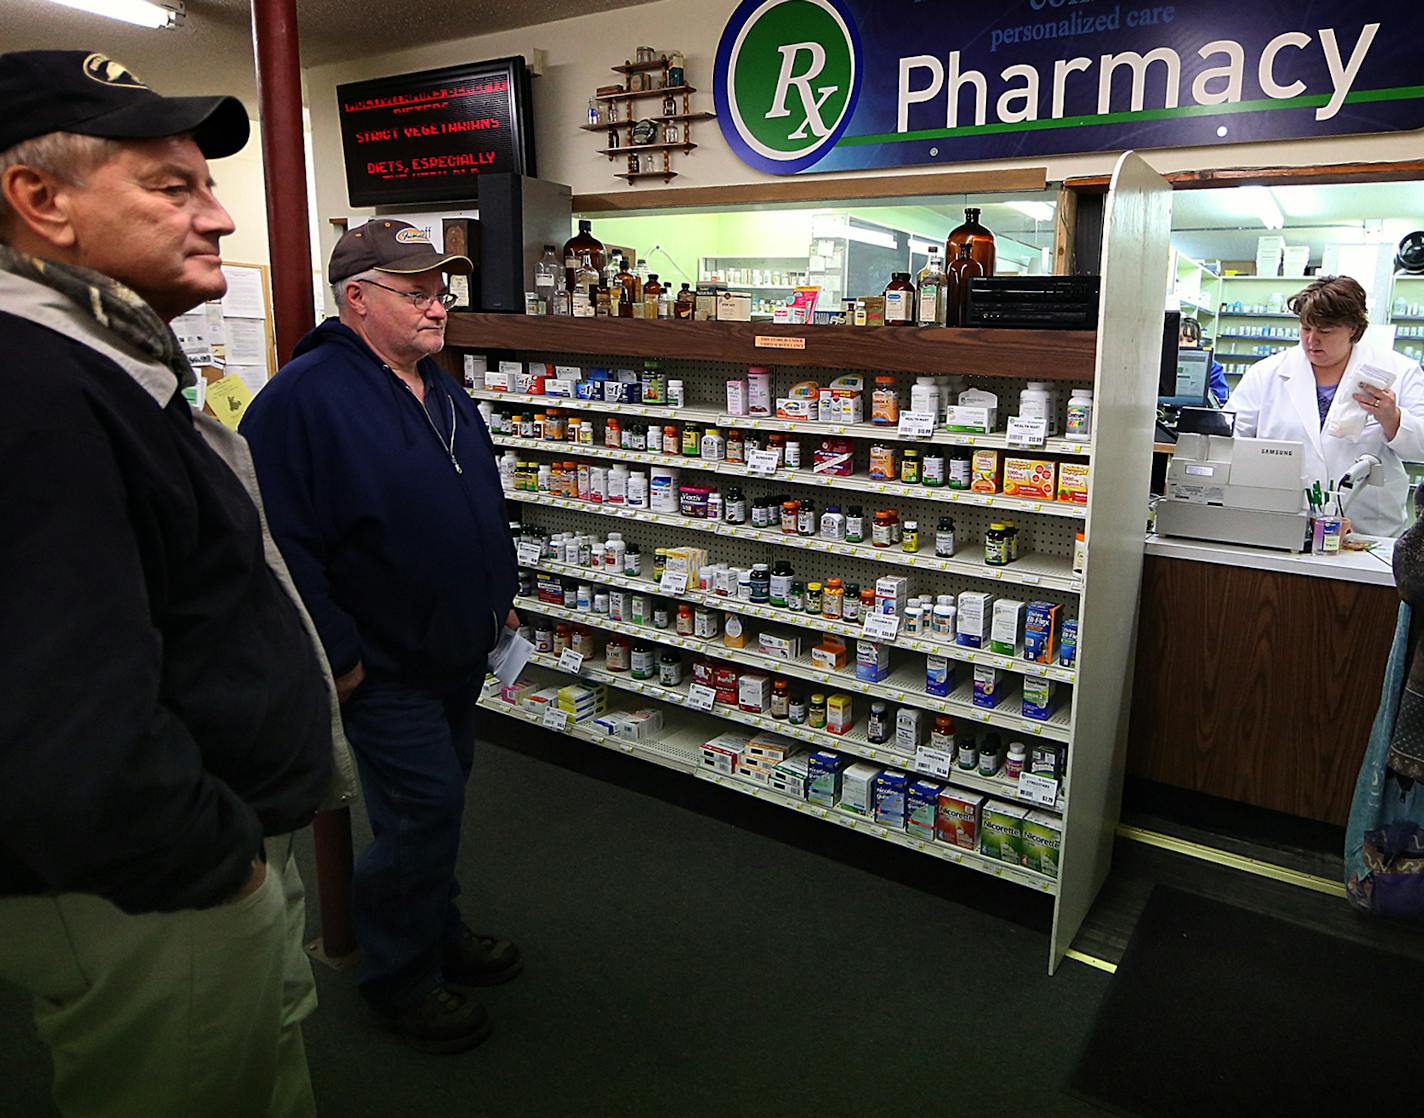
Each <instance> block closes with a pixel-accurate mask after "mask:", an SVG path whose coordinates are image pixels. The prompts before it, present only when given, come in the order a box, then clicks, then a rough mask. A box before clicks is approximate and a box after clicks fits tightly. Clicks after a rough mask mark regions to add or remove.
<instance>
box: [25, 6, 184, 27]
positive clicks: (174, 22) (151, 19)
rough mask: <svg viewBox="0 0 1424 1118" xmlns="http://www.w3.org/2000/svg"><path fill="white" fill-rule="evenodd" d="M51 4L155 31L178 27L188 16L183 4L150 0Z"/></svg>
mask: <svg viewBox="0 0 1424 1118" xmlns="http://www.w3.org/2000/svg"><path fill="white" fill-rule="evenodd" d="M50 3H52V4H59V5H61V6H63V7H66V8H74V9H75V10H76V11H81V12H88V13H89V14H90V15H96V16H104V17H105V18H106V19H117V20H122V21H123V22H124V23H132V24H135V25H136V26H138V27H148V28H151V29H153V30H167V29H169V28H173V27H177V26H178V24H179V23H180V22H182V20H183V18H184V17H185V16H186V15H187V9H186V6H185V5H184V4H182V3H168V4H157V3H150V0H50Z"/></svg>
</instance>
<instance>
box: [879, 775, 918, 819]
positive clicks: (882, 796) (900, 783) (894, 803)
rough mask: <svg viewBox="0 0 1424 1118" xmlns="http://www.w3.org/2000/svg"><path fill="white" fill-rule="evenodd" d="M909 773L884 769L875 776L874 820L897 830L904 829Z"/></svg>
mask: <svg viewBox="0 0 1424 1118" xmlns="http://www.w3.org/2000/svg"><path fill="white" fill-rule="evenodd" d="M909 782H910V777H909V774H907V773H902V772H900V771H899V770H897V769H886V770H885V771H884V772H882V773H881V774H880V775H879V776H877V777H876V778H875V821H876V822H877V823H879V824H881V825H882V826H885V827H894V828H895V830H897V831H903V830H904V829H905V792H906V789H907V786H908V784H909Z"/></svg>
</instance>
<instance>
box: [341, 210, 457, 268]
mask: <svg viewBox="0 0 1424 1118" xmlns="http://www.w3.org/2000/svg"><path fill="white" fill-rule="evenodd" d="M437 268H438V269H439V270H440V271H442V272H452V273H454V274H455V275H457V276H468V275H469V274H470V273H471V272H473V271H474V270H475V266H474V264H473V263H472V262H471V261H470V258H469V257H468V256H461V255H460V254H459V253H450V252H438V251H436V248H435V246H434V245H432V244H431V243H430V238H429V237H427V236H426V235H425V230H423V229H417V228H416V227H415V226H414V225H411V224H410V223H409V222H406V221H394V220H391V219H389V218H384V217H373V218H372V219H371V220H370V221H368V222H366V224H365V225H358V226H357V227H356V228H355V229H348V230H346V232H345V233H343V234H341V240H339V241H337V242H336V247H335V248H334V249H332V250H331V262H330V263H329V264H327V266H326V278H327V280H328V281H329V282H331V283H340V282H341V281H342V280H344V279H348V278H349V277H351V276H355V275H359V274H360V273H362V272H369V271H372V270H375V271H377V272H389V273H390V274H392V275H397V276H413V275H418V274H420V273H421V272H433V271H435V270H436V269H437Z"/></svg>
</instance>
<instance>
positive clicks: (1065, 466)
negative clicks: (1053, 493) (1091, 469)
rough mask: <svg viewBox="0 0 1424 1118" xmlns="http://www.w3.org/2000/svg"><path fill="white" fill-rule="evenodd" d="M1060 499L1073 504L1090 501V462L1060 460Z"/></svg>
mask: <svg viewBox="0 0 1424 1118" xmlns="http://www.w3.org/2000/svg"><path fill="white" fill-rule="evenodd" d="M1058 499H1059V500H1060V501H1067V502H1068V503H1069V504H1073V505H1086V504H1087V503H1088V464H1087V463H1086V462H1060V463H1059V464H1058Z"/></svg>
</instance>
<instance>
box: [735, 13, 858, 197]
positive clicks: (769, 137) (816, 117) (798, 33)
mask: <svg viewBox="0 0 1424 1118" xmlns="http://www.w3.org/2000/svg"><path fill="white" fill-rule="evenodd" d="M860 81H861V66H860V39H859V36H858V35H857V33H856V30H855V24H854V23H853V22H852V20H851V18H850V16H849V14H848V13H847V12H846V11H845V9H844V8H843V7H842V5H841V3H840V0H743V3H742V4H741V5H740V6H739V7H738V8H737V10H736V11H735V12H733V13H732V18H731V19H730V20H728V21H727V26H726V28H725V29H724V30H723V32H722V41H721V42H720V43H719V44H718V46H717V62H716V67H715V71H714V83H713V84H714V88H713V92H714V96H715V99H716V103H717V118H718V123H719V124H720V125H721V128H722V135H723V136H725V137H726V139H727V143H728V144H729V145H731V147H732V150H733V151H735V152H736V153H737V155H738V156H739V157H740V158H741V159H742V161H743V162H744V163H747V164H749V165H750V166H752V167H755V168H757V169H758V170H761V171H768V172H770V173H772V174H777V175H788V174H794V173H796V172H798V171H804V170H806V169H807V168H808V167H811V166H813V165H814V164H815V163H816V162H817V161H818V160H819V159H821V157H822V156H824V155H825V154H826V152H827V151H829V150H830V149H831V148H832V147H833V146H834V145H835V143H836V141H837V140H838V139H840V137H841V134H842V133H843V132H844V131H845V129H846V126H847V125H848V124H849V123H850V118H851V114H852V113H853V112H854V111H855V102H856V98H857V96H858V95H859V93H860Z"/></svg>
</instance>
